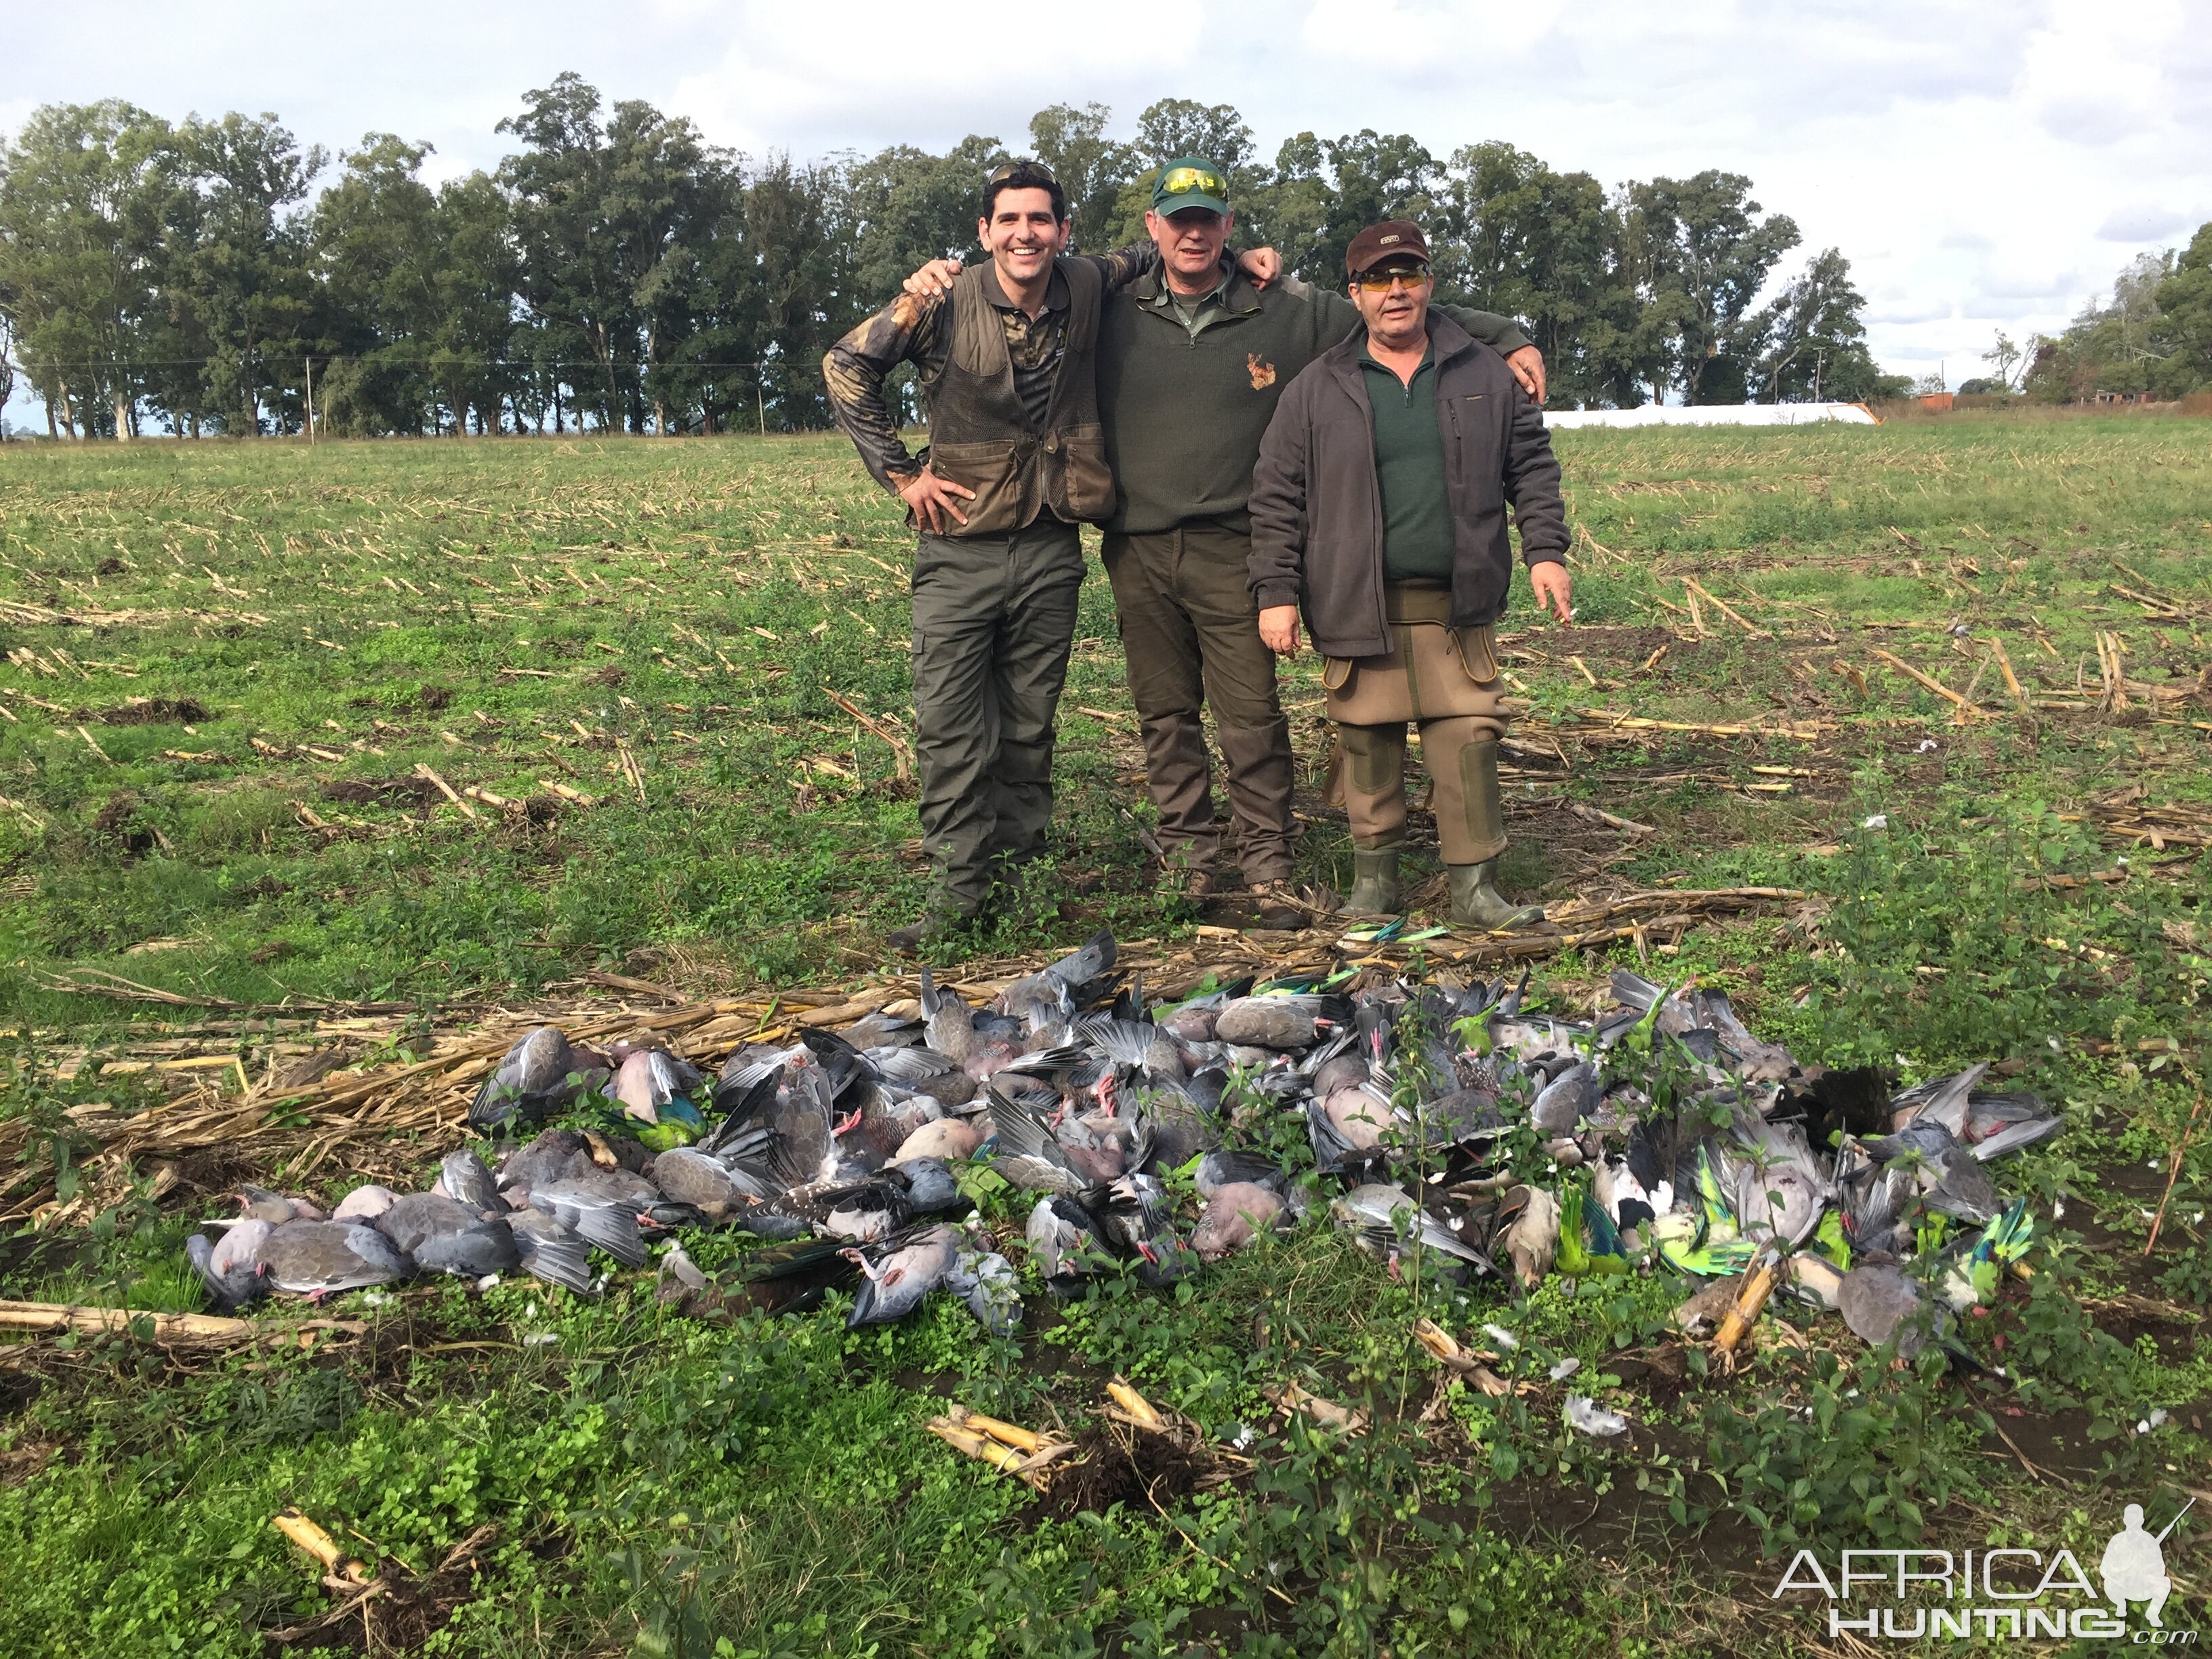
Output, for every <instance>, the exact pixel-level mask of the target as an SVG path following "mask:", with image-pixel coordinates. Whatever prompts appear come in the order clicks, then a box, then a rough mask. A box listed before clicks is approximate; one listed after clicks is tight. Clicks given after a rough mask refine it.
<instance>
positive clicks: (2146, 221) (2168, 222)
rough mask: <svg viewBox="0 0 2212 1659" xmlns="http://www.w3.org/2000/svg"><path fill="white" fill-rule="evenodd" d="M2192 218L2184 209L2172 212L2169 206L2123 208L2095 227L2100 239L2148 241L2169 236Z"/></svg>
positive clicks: (2186, 225) (2187, 224)
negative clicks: (2182, 211) (2181, 211)
mask: <svg viewBox="0 0 2212 1659" xmlns="http://www.w3.org/2000/svg"><path fill="white" fill-rule="evenodd" d="M2193 223H2195V221H2194V220H2192V219H2191V217H2190V216H2188V215H2187V214H2185V213H2176V212H2175V211H2174V210H2172V208H2169V207H2153V206H2148V205H2145V206H2142V207H2131V208H2123V209H2121V210H2119V211H2118V213H2114V214H2111V215H2108V216H2106V220H2105V222H2104V223H2103V224H2101V225H2099V226H2098V227H2097V240H2099V241H2100V242H2152V241H2156V240H2159V239H2160V237H2165V236H2171V235H2172V234H2174V233H2175V232H2176V231H2181V230H2186V229H2188V228H2190V226H2191V225H2192V224H2193Z"/></svg>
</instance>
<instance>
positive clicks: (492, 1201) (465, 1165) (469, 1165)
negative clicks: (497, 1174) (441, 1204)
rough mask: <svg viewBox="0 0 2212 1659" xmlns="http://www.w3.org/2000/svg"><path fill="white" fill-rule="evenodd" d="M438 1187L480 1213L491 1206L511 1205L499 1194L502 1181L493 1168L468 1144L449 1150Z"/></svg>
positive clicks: (439, 1176) (499, 1207) (439, 1168)
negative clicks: (496, 1177)
mask: <svg viewBox="0 0 2212 1659" xmlns="http://www.w3.org/2000/svg"><path fill="white" fill-rule="evenodd" d="M438 1190H439V1191H440V1192H441V1193H443V1194H445V1195H446V1196H447V1197H448V1198H450V1199H452V1200H454V1201H455V1202H456V1203H459V1204H465V1205H467V1206H469V1208H471V1210H474V1211H475V1212H477V1214H479V1215H482V1214H483V1212H485V1211H487V1210H503V1209H505V1208H506V1207H507V1200H504V1199H502V1198H501V1196H500V1195H499V1183H498V1182H495V1181H494V1180H493V1179H492V1175H491V1171H490V1170H488V1169H486V1168H485V1167H484V1161H483V1159H482V1158H478V1157H477V1155H476V1153H475V1152H473V1151H471V1149H470V1148H468V1147H466V1146H463V1147H460V1148H458V1149H457V1150H455V1151H453V1152H447V1154H446V1156H445V1158H444V1159H443V1161H442V1162H441V1163H440V1164H439V1165H438Z"/></svg>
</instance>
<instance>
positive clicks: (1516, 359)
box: [907, 283, 1544, 404]
mask: <svg viewBox="0 0 2212 1659" xmlns="http://www.w3.org/2000/svg"><path fill="white" fill-rule="evenodd" d="M907 286H908V288H912V287H913V286H914V284H913V283H908V284H907ZM1505 367H1506V368H1510V369H1511V370H1512V371H1513V378H1514V379H1515V380H1518V381H1520V382H1521V388H1522V391H1524V392H1527V393H1528V395H1529V396H1530V397H1531V398H1534V399H1535V400H1536V401H1537V402H1538V403H1540V404H1541V403H1542V402H1543V401H1544V354H1543V353H1542V352H1541V351H1539V350H1537V349H1536V348H1535V347H1534V346H1532V345H1525V346H1522V348H1521V349H1520V350H1518V351H1516V352H1515V353H1514V354H1513V355H1512V356H1510V357H1508V358H1507V359H1506V360H1505Z"/></svg>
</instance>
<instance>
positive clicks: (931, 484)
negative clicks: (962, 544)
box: [898, 466, 975, 536]
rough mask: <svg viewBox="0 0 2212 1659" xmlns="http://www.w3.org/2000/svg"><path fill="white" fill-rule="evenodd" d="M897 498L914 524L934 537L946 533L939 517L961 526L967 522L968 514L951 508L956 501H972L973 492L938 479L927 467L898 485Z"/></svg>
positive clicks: (973, 497) (943, 522) (946, 480)
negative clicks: (913, 519) (949, 519)
mask: <svg viewBox="0 0 2212 1659" xmlns="http://www.w3.org/2000/svg"><path fill="white" fill-rule="evenodd" d="M898 493H899V499H900V500H901V501H904V502H905V503H906V504H907V510H908V511H909V512H910V513H913V514H914V517H915V523H917V524H919V525H920V526H921V527H922V528H923V529H924V530H927V532H929V533H930V534H931V535H933V536H942V535H943V534H944V533H945V520H943V519H942V518H941V517H939V514H940V513H951V515H952V518H953V519H954V520H955V521H956V522H957V523H960V524H963V525H964V524H966V523H967V522H968V519H967V515H966V514H964V513H962V512H961V510H960V509H959V508H958V507H956V506H955V505H953V503H954V502H956V501H974V500H975V491H974V490H972V489H967V488H965V487H964V486H963V485H960V484H957V483H952V482H951V480H950V479H948V478H940V477H938V476H937V474H935V473H934V472H933V471H930V470H929V469H928V468H927V467H926V466H925V467H924V468H922V469H921V471H919V472H917V473H915V475H914V476H913V477H910V478H908V480H907V481H906V482H905V483H902V484H901V485H900V486H899V491H898Z"/></svg>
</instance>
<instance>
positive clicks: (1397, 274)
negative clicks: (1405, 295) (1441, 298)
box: [1359, 265, 1429, 294]
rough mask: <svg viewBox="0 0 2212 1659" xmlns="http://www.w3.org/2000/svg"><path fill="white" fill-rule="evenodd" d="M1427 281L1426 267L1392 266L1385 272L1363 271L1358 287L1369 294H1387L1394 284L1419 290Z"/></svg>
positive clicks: (1427, 269)
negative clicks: (1400, 283)
mask: <svg viewBox="0 0 2212 1659" xmlns="http://www.w3.org/2000/svg"><path fill="white" fill-rule="evenodd" d="M1428 280H1429V268H1428V267H1427V266H1426V265H1392V266H1391V267H1390V268H1389V270H1363V271H1361V272H1360V273H1359V286H1360V287H1362V288H1364V289H1366V290H1367V291H1368V292H1369V293H1370V294H1388V293H1389V291H1390V286H1391V284H1392V283H1399V282H1402V283H1405V285H1406V286H1407V288H1419V286H1420V285H1421V284H1422V283H1425V282H1427V281H1428Z"/></svg>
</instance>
